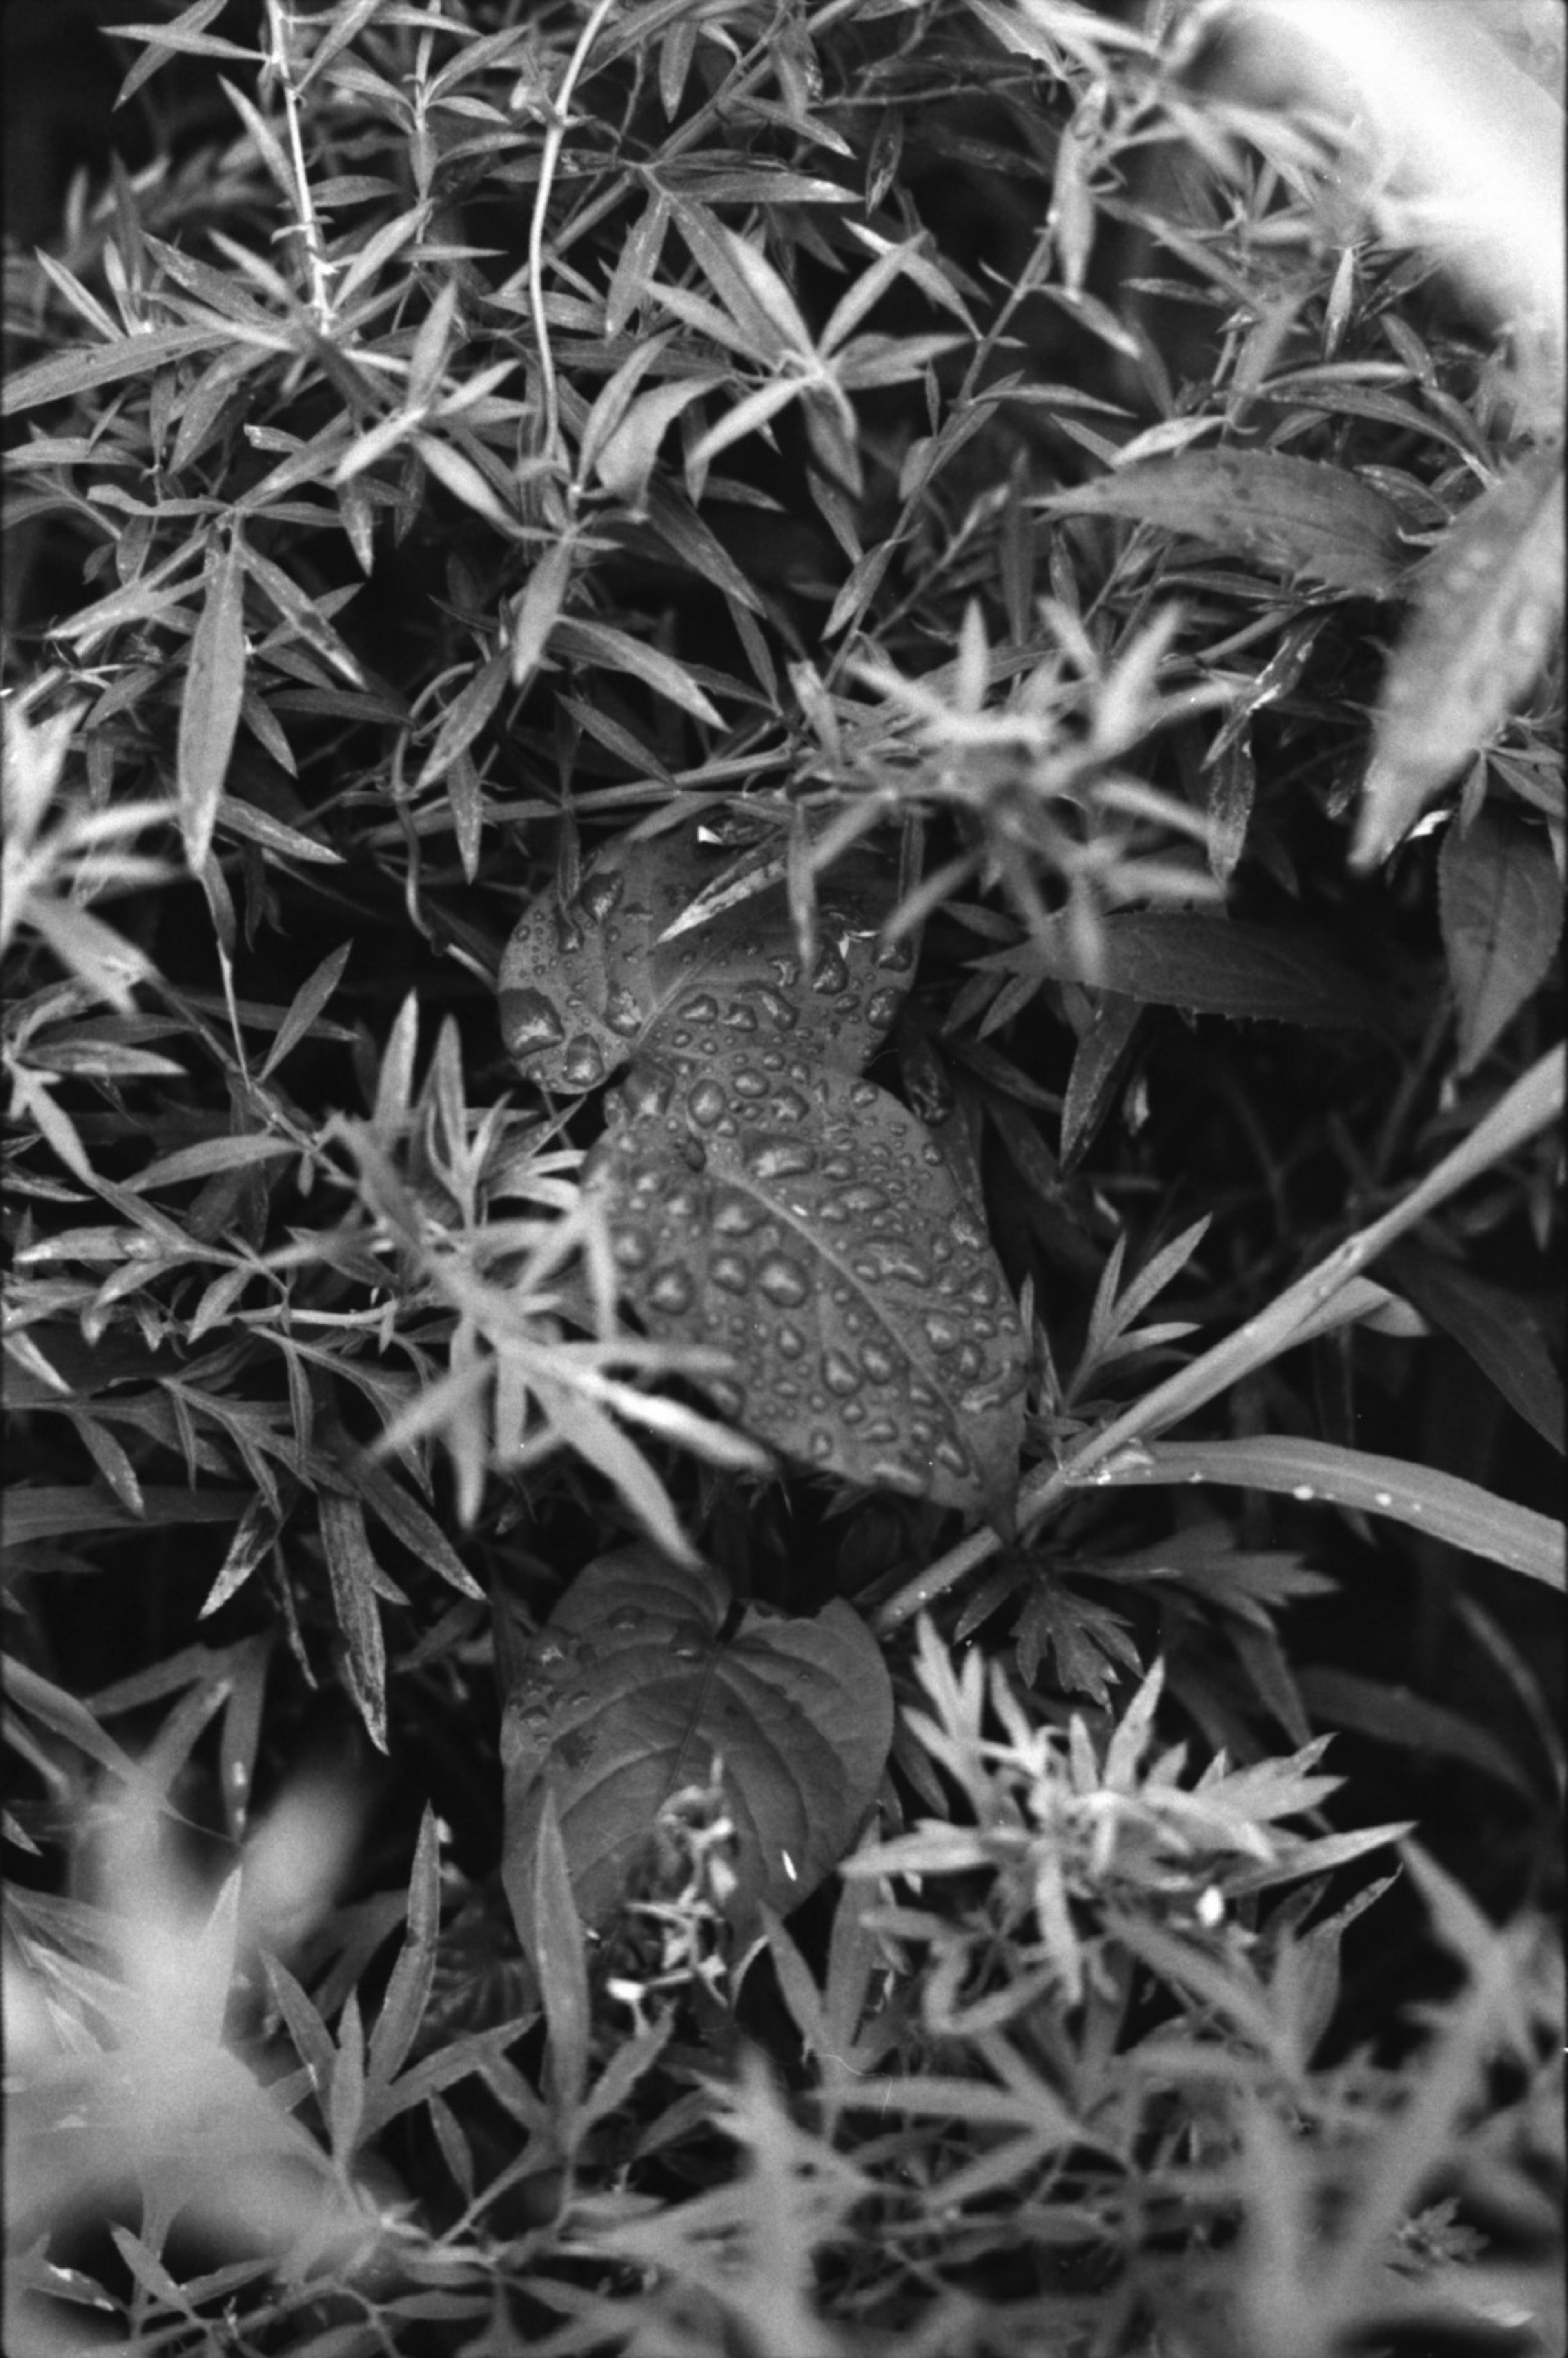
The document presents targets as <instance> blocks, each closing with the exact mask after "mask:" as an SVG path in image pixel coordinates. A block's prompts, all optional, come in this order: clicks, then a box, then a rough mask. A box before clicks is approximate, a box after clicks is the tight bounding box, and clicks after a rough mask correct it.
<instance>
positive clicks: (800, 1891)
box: [502, 1546, 892, 1948]
mask: <svg viewBox="0 0 1568 2358" xmlns="http://www.w3.org/2000/svg"><path fill="white" fill-rule="evenodd" d="M728 1603H729V1599H728V1596H727V1595H726V1592H725V1589H724V1586H723V1585H722V1583H721V1582H720V1581H719V1579H718V1578H717V1576H716V1575H715V1574H711V1573H709V1572H707V1571H705V1570H703V1569H702V1568H701V1567H696V1568H693V1569H689V1570H688V1569H685V1568H683V1567H680V1566H677V1565H674V1564H671V1563H668V1562H667V1561H666V1560H665V1558H664V1557H662V1556H661V1555H659V1554H658V1552H656V1551H655V1550H654V1549H653V1548H651V1547H647V1546H638V1547H629V1548H623V1549H620V1550H618V1551H617V1552H615V1553H614V1554H611V1555H608V1556H603V1557H600V1560H599V1561H598V1562H597V1563H592V1564H590V1565H589V1567H588V1569H587V1571H586V1572H584V1573H582V1574H579V1578H578V1579H577V1580H576V1581H575V1582H574V1583H573V1585H572V1586H571V1587H570V1589H568V1592H567V1595H565V1596H564V1597H563V1598H562V1600H561V1602H560V1604H559V1605H557V1607H556V1610H555V1611H554V1613H553V1614H552V1615H551V1616H550V1618H549V1620H548V1621H547V1622H546V1624H545V1626H544V1628H542V1629H541V1630H540V1631H539V1632H538V1634H537V1636H536V1637H535V1639H534V1640H533V1642H532V1644H531V1645H530V1646H529V1647H528V1648H527V1649H526V1650H525V1651H524V1656H523V1659H522V1663H521V1667H520V1674H519V1676H518V1678H517V1681H516V1683H515V1685H514V1688H513V1689H512V1692H511V1693H510V1694H509V1695H508V1697H507V1702H506V1708H505V1714H504V1718H503V1725H502V1759H503V1764H504V1767H505V1771H506V1800H505V1829H506V1831H505V1848H504V1861H503V1877H504V1880H505V1884H506V1892H507V1897H508V1898H509V1900H510V1901H511V1903H512V1909H513V1912H514V1916H515V1917H516V1919H517V1922H518V1931H519V1936H520V1938H521V1939H522V1940H523V1942H524V1947H525V1948H527V1947H528V1946H529V1944H530V1942H531V1941H532V1940H533V1939H534V1937H535V1932H534V1926H535V1893H534V1888H533V1878H534V1876H535V1858H536V1855H537V1844H538V1839H539V1828H540V1825H541V1823H542V1820H543V1816H544V1810H545V1803H546V1796H548V1797H549V1798H550V1799H552V1800H553V1801H554V1803H555V1807H556V1809H557V1812H558V1814H559V1821H560V1830H561V1837H562V1841H563V1843H564V1845H565V1851H566V1857H567V1862H568V1867H569V1870H570V1875H571V1884H572V1889H573V1891H574V1893H575V1895H576V1900H577V1906H578V1909H579V1911H580V1913H581V1916H582V1918H583V1920H584V1921H585V1922H586V1923H587V1924H589V1925H590V1926H593V1927H600V1926H602V1925H603V1924H605V1923H606V1922H607V1921H608V1920H609V1919H610V1917H611V1916H612V1915H613V1913H614V1911H615V1909H616V1907H617V1905H618V1904H619V1902H620V1900H621V1899H622V1896H623V1895H624V1893H625V1891H626V1889H627V1887H628V1884H629V1882H630V1880H631V1878H632V1877H633V1874H634V1873H635V1872H636V1871H637V1869H638V1868H639V1867H640V1866H642V1865H643V1863H644V1861H645V1859H646V1857H647V1855H648V1853H649V1850H650V1848H651V1845H652V1842H653V1837H654V1824H655V1821H656V1819H657V1816H658V1813H659V1811H660V1809H661V1808H662V1806H663V1805H664V1804H665V1802H666V1801H669V1800H670V1799H671V1797H672V1796H673V1795H675V1794H676V1793H678V1792H679V1791H681V1790H682V1789H683V1788H685V1787H687V1786H688V1785H692V1784H695V1783H706V1782H707V1781H708V1779H709V1777H710V1776H711V1775H712V1773H713V1764H714V1761H715V1759H716V1758H717V1759H718V1760H719V1761H720V1763H721V1764H722V1775H723V1784H724V1791H725V1796H726V1799H727V1801H728V1803H729V1807H730V1815H731V1817H732V1818H733V1821H734V1824H735V1833H736V1854H735V1856H734V1859H733V1862H732V1864H733V1866H734V1869H735V1873H736V1877H737V1883H736V1889H735V1892H734V1894H733V1896H732V1898H731V1899H730V1908H729V1914H730V1921H731V1922H732V1924H733V1925H734V1926H735V1928H736V1931H737V1932H738V1933H739V1934H740V1935H741V1937H742V1938H745V1937H747V1936H748V1935H749V1934H750V1933H751V1932H752V1931H755V1930H756V1929H757V1923H758V1909H759V1907H760V1906H761V1905H762V1903H764V1902H765V1903H766V1904H767V1905H768V1906H769V1907H771V1908H773V1909H775V1910H776V1911H777V1912H778V1913H779V1914H780V1915H784V1914H787V1913H788V1911H789V1910H790V1909H793V1908H795V1907H796V1906H797V1905H798V1904H799V1902H800V1901H801V1900H803V1899H805V1898H807V1897H808V1896H809V1895H810V1893H811V1892H812V1891H814V1890H815V1889H816V1887H817V1885H818V1884H819V1883H820V1882H821V1881H822V1880H823V1878H824V1877H825V1876H827V1874H829V1873H830V1872H831V1870H832V1869H833V1867H834V1866H837V1864H838V1859H839V1858H840V1856H841V1855H843V1853H844V1851H845V1850H846V1849H847V1848H848V1847H849V1843H850V1842H851V1841H852V1839H853V1837H854V1834H855V1832H856V1829H857V1828H858V1826H859V1824H860V1820H861V1819H862V1817H863V1816H864V1814H865V1812H866V1811H867V1810H868V1809H869V1808H870V1806H871V1801H872V1799H873V1797H874V1795H875V1793H876V1790H877V1785H878V1783H879V1781H880V1779H881V1773H882V1768H883V1766H884V1764H885V1761H886V1758H887V1753H888V1747H889V1745H890V1743H891V1741H892V1688H891V1686H890V1683H889V1681H888V1675H887V1671H886V1669H885V1667H884V1665H883V1662H882V1659H881V1653H880V1652H879V1651H878V1649H877V1646H876V1643H875V1641H874V1639H872V1637H871V1632H870V1631H869V1630H868V1629H867V1628H866V1626H865V1624H864V1622H863V1621H862V1620H861V1619H860V1616H859V1615H858V1614H857V1613H856V1612H854V1610H853V1609H852V1608H851V1607H850V1606H848V1605H845V1604H843V1603H841V1602H837V1601H836V1602H835V1603H833V1604H831V1605H829V1606H827V1609H826V1611H824V1612H823V1613H821V1614H820V1615H819V1616H818V1617H816V1619H815V1620H797V1619H794V1618H785V1617H782V1616H778V1615H773V1614H772V1613H767V1612H764V1611H763V1610H762V1609H761V1608H758V1607H756V1606H752V1607H750V1608H749V1609H748V1611H747V1612H746V1614H745V1617H744V1618H743V1619H742V1620H741V1626H740V1628H739V1630H738V1631H737V1633H736V1635H735V1636H734V1638H733V1639H731V1640H730V1642H729V1643H728V1644H721V1643H720V1641H719V1631H720V1629H721V1628H723V1626H724V1622H725V1617H726V1613H727V1608H728Z"/></svg>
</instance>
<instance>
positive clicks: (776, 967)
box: [500, 819, 914, 1093]
mask: <svg viewBox="0 0 1568 2358" xmlns="http://www.w3.org/2000/svg"><path fill="white" fill-rule="evenodd" d="M734 857H735V855H734V851H733V849H732V848H730V849H727V848H725V847H724V846H723V845H720V844H717V843H710V842H708V841H705V840H704V839H703V831H702V828H701V827H700V825H699V822H698V821H697V820H695V819H693V820H691V821H688V822H687V825H685V826H684V827H677V828H674V829H672V830H671V831H670V832H669V833H667V834H665V835H661V836H657V837H655V838H653V839H652V840H651V841H650V840H636V841H634V840H633V838H630V837H628V836H622V837H619V838H617V839H616V840H615V841H614V842H613V843H611V844H608V845H607V846H606V847H605V849H603V850H602V851H600V853H599V855H598V856H597V858H596V859H595V860H593V861H592V863H591V864H590V866H589V868H588V869H587V870H586V871H585V872H584V875H583V878H582V882H581V883H580V885H579V890H578V894H577V898H576V901H575V902H574V903H573V904H572V905H571V906H570V907H569V908H563V906H562V905H561V903H560V901H559V899H558V897H557V894H556V893H555V892H553V891H552V892H544V893H541V894H540V896H539V898H538V899H537V900H536V901H535V903H533V905H532V906H531V908H529V910H528V911H527V913H526V914H525V915H524V918H523V920H522V922H521V924H520V925H518V926H517V929H516V931H515V932H514V934H513V936H512V938H511V940H510V941H509V942H508V944H507V946H506V951H505V955H504V956H503V958H502V961H501V977H500V993H501V1028H502V1033H503V1038H504V1040H505V1043H506V1046H507V1050H508V1052H509V1054H510V1055H512V1056H513V1057H514V1059H515V1061H516V1063H517V1064H518V1065H520V1066H521V1068H522V1070H523V1071H524V1073H525V1074H526V1075H527V1076H528V1078H529V1079H530V1080H533V1081H537V1082H538V1083H539V1084H540V1086H541V1087H545V1088H549V1089H558V1090H563V1091H567V1092H570V1093H579V1092H581V1091H582V1090H585V1089H591V1088H594V1087H597V1086H598V1084H599V1083H600V1081H603V1080H608V1079H609V1077H610V1076H611V1074H612V1073H614V1072H615V1071H616V1070H617V1069H618V1068H619V1067H620V1066H621V1065H623V1064H624V1063H625V1062H626V1060H627V1058H628V1057H629V1056H631V1055H634V1054H635V1052H636V1050H637V1049H638V1048H639V1047H640V1046H641V1045H642V1044H643V1041H644V1040H645V1039H646V1038H647V1036H648V1033H650V1031H651V1030H652V1028H653V1027H654V1025H655V1024H657V1025H658V1026H659V1027H660V1036H661V1038H665V1037H669V1038H670V1039H671V1041H672V1044H673V1045H674V1046H675V1047H676V1049H677V1050H678V1049H680V1048H682V1047H684V1046H685V1045H686V1044H687V1043H686V1042H685V1041H683V1040H682V1039H681V1037H680V1036H679V1035H680V1033H681V1032H682V1031H683V1030H687V1031H689V1030H690V1029H692V1028H693V1027H697V1026H701V1025H705V1024H712V1025H718V1026H719V1028H720V1030H721V1031H722V1033H723V1036H724V1037H725V1038H726V1039H727V1040H732V1041H738V1042H741V1043H746V1042H749V1041H752V1040H758V1041H764V1040H765V1041H783V1040H785V1039H786V1038H787V1041H788V1043H789V1044H790V1045H791V1046H792V1047H793V1048H794V1049H795V1052H796V1053H797V1054H805V1055H809V1056H811V1057H813V1058H815V1059H820V1060H822V1061H823V1062H825V1063H827V1064H831V1065H837V1066H838V1068H839V1069H840V1070H841V1071H844V1072H859V1071H860V1069H861V1068H862V1066H863V1065H865V1063H866V1061H867V1059H868V1058H869V1057H870V1056H871V1054H872V1052H873V1050H874V1049H875V1048H876V1046H877V1044H878V1043H879V1042H880V1041H881V1039H882V1038H883V1037H884V1035H885V1034H886V1033H887V1031H888V1028H889V1026H890V1025H891V1024H892V1020H893V1017H894V1016H895V1015H896V1013H897V1012H898V1005H899V1001H900V1000H901V999H902V998H903V993H904V991H905V990H907V988H908V983H909V977H910V973H911V971H912V968H913V966H914V942H913V940H912V939H911V938H910V937H909V936H905V937H904V938H903V940H902V941H900V942H898V943H896V944H895V945H894V946H892V948H891V949H890V950H888V951H886V952H885V953H883V954H882V955H881V957H879V956H878V951H877V940H876V936H877V932H878V929H879V927H880V926H881V924H882V923H883V921H884V919H885V918H886V917H888V916H889V914H891V913H892V907H893V903H894V901H895V899H896V897H897V890H898V875H897V861H896V859H895V858H894V857H893V856H892V854H891V853H889V852H887V851H883V850H876V849H871V848H870V847H869V846H867V845H864V844H859V845H857V846H856V847H855V848H854V849H852V850H850V851H849V852H847V853H846V854H845V856H844V857H843V858H842V859H841V860H838V861H836V862H835V864H834V866H833V868H832V870H831V871H829V872H828V873H827V875H826V876H824V877H823V878H821V879H820V880H819V882H818V887H817V952H816V963H815V966H814V968H813V970H812V972H811V973H810V974H809V975H803V974H802V972H801V968H800V959H799V957H798V955H797V952H796V947H795V930H794V927H793V925H792V924H791V922H790V914H789V905H788V895H787V892H786V889H785V885H784V880H783V874H782V867H781V872H780V874H779V875H778V876H777V877H776V878H775V879H774V880H773V882H770V883H768V884H766V885H765V886H764V887H763V888H762V890H761V891H760V892H753V893H751V894H749V895H748V896H746V897H745V898H743V899H741V900H739V901H736V902H731V903H729V904H728V905H725V906H723V907H722V908H720V909H719V912H718V914H716V915H715V916H713V917H712V918H711V919H710V920H709V922H708V923H707V924H706V925H698V926H695V927H691V928H689V929H687V930H686V931H683V932H681V933H678V934H676V936H674V938H673V939H671V940H668V941H665V940H664V939H663V938H662V936H664V935H665V933H666V932H667V930H668V928H669V927H670V926H671V925H675V924H676V921H677V920H678V919H679V917H680V916H681V915H682V914H683V913H684V912H685V911H686V910H687V908H688V907H689V906H690V904H691V903H692V902H693V901H695V900H696V899H697V896H698V894H699V893H701V892H705V891H707V890H708V888H709V887H710V886H711V885H712V884H713V882H715V880H716V879H718V878H720V877H721V876H722V875H723V873H724V871H725V870H726V869H727V868H729V867H730V866H731V865H732V864H733V861H734ZM766 857H767V848H766V847H763V848H762V849H760V850H759V853H758V859H759V861H760V862H761V861H762V860H766Z"/></svg>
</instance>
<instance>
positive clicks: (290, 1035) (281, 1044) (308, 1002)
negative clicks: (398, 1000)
mask: <svg viewBox="0 0 1568 2358" xmlns="http://www.w3.org/2000/svg"><path fill="white" fill-rule="evenodd" d="M352 949H353V944H352V942H341V943H340V944H339V946H338V947H337V948H336V949H335V950H330V951H329V952H328V954H327V956H326V957H324V958H323V959H322V961H321V963H320V965H319V967H318V968H316V971H315V973H314V974H312V975H310V976H309V977H308V979H306V980H305V981H304V982H302V983H301V984H300V986H299V989H298V990H297V991H296V992H295V994H294V998H293V1000H292V1001H291V1002H290V1005H289V1009H288V1012H287V1015H286V1016H285V1017H284V1019H283V1021H282V1022H281V1023H280V1024H279V1025H278V1027H277V1036H276V1039H275V1040H274V1041H273V1044H272V1046H271V1047H270V1048H269V1049H268V1050H267V1055H266V1062H265V1065H263V1066H262V1068H261V1072H260V1074H259V1076H258V1078H259V1079H261V1080H264V1081H266V1080H270V1079H271V1077H272V1076H273V1074H274V1073H276V1070H277V1068H278V1066H279V1065H281V1064H282V1062H283V1060H284V1058H285V1057H286V1056H287V1055H288V1054H289V1051H290V1050H291V1049H293V1048H297V1046H298V1044H299V1043H300V1041H301V1040H303V1039H304V1037H305V1035H306V1033H308V1031H309V1029H310V1026H311V1025H312V1024H313V1023H314V1022H315V1021H316V1018H317V1017H318V1015H319V1014H320V1012H321V1010H322V1009H323V1008H324V1007H325V1006H326V1004H327V1001H329V1000H330V998H331V996H332V993H333V992H334V991H335V990H336V989H337V988H338V985H339V983H340V982H341V980H342V979H343V968H345V967H346V966H347V965H348V962H349V957H350V953H351V950H352Z"/></svg>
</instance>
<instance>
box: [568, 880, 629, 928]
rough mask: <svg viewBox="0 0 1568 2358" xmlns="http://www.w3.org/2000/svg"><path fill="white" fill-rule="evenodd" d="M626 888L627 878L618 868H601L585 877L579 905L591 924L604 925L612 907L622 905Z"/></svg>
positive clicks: (579, 896)
mask: <svg viewBox="0 0 1568 2358" xmlns="http://www.w3.org/2000/svg"><path fill="white" fill-rule="evenodd" d="M625 890H626V879H625V877H624V876H622V874H621V872H620V871H619V870H618V869H614V868H606V869H600V870H599V871H597V873H594V874H590V875H588V876H585V877H584V878H583V880H582V889H581V891H580V892H579V894H578V896H577V897H578V906H579V909H580V910H581V911H582V913H583V915H584V916H585V917H587V918H588V920H589V923H590V924H591V925H603V923H604V920H605V919H606V917H608V916H609V914H610V912H611V909H614V908H618V907H619V906H620V903H621V897H622V893H623V892H625Z"/></svg>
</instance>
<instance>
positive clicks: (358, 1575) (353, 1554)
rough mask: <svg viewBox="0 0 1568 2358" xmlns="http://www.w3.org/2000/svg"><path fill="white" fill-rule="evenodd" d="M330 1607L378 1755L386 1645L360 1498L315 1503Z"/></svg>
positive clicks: (326, 1495) (382, 1738)
mask: <svg viewBox="0 0 1568 2358" xmlns="http://www.w3.org/2000/svg"><path fill="white" fill-rule="evenodd" d="M317 1512H318V1515H319V1519H320V1525H321V1541H322V1545H323V1546H324V1548H325V1550H326V1554H327V1570H328V1573H329V1574H330V1579H331V1584H332V1606H333V1609H334V1611H335V1612H336V1614H337V1617H338V1627H339V1628H340V1629H341V1631H342V1633H343V1637H344V1639H345V1640H346V1641H347V1646H348V1660H347V1665H346V1668H347V1673H348V1687H349V1692H350V1693H351V1695H352V1696H353V1699H354V1703H355V1704H356V1705H357V1707H358V1710H359V1714H360V1717H361V1718H362V1720H363V1721H364V1724H365V1727H366V1730H367V1732H368V1734H369V1736H370V1740H371V1742H372V1743H373V1745H374V1746H375V1747H376V1750H377V1751H378V1752H384V1751H385V1750H386V1748H387V1746H386V1646H385V1642H384V1639H383V1637H382V1632H381V1609H380V1606H379V1604H378V1602H377V1594H376V1592H377V1585H378V1579H377V1574H378V1567H377V1565H376V1563H375V1560H374V1558H373V1556H372V1554H371V1552H370V1541H369V1540H368V1539H367V1537H366V1536H365V1519H364V1509H363V1508H362V1506H361V1505H360V1502H359V1500H358V1499H357V1498H344V1497H341V1495H340V1494H339V1493H337V1492H336V1491H332V1490H324V1491H323V1492H322V1493H321V1496H320V1498H319V1499H318V1500H317Z"/></svg>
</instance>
